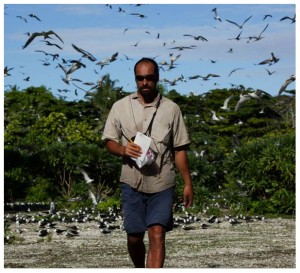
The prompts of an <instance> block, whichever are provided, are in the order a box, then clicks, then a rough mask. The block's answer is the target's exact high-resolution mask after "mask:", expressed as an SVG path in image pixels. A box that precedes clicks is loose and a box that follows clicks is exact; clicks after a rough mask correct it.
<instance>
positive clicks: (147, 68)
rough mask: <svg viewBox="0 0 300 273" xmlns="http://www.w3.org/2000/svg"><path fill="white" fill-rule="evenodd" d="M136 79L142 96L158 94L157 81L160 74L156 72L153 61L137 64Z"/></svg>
mask: <svg viewBox="0 0 300 273" xmlns="http://www.w3.org/2000/svg"><path fill="white" fill-rule="evenodd" d="M135 81H136V85H137V88H138V91H139V92H140V94H141V95H142V96H145V97H149V96H150V97H152V96H154V95H155V96H156V94H157V90H156V83H157V81H158V76H157V75H156V74H155V69H154V66H153V64H152V63H148V62H142V63H140V64H138V65H137V67H136V72H135Z"/></svg>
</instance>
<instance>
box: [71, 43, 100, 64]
mask: <svg viewBox="0 0 300 273" xmlns="http://www.w3.org/2000/svg"><path fill="white" fill-rule="evenodd" d="M72 47H73V48H74V49H75V50H76V51H77V52H79V53H81V54H82V58H88V59H89V60H90V61H92V62H94V61H96V60H97V59H96V58H95V57H94V56H93V55H92V54H91V53H89V52H87V51H85V50H84V49H82V48H79V47H77V46H76V45H74V44H72Z"/></svg>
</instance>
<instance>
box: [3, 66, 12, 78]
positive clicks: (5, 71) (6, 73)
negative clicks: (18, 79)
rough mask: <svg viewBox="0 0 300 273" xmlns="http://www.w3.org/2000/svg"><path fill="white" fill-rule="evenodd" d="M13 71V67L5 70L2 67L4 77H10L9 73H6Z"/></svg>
mask: <svg viewBox="0 0 300 273" xmlns="http://www.w3.org/2000/svg"><path fill="white" fill-rule="evenodd" d="M12 69H14V68H13V67H12V68H7V66H5V67H4V77H6V76H11V74H10V73H8V72H9V71H10V70H12Z"/></svg>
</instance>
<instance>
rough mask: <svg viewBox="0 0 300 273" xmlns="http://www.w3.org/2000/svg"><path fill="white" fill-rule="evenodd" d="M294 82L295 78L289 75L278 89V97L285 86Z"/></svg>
mask: <svg viewBox="0 0 300 273" xmlns="http://www.w3.org/2000/svg"><path fill="white" fill-rule="evenodd" d="M295 80H296V76H295V75H291V76H290V77H289V78H288V79H287V80H286V81H285V82H284V83H283V84H282V86H281V87H280V89H279V91H278V96H280V95H281V93H282V92H283V91H284V90H285V89H286V88H287V86H288V85H289V84H290V83H292V82H293V81H295Z"/></svg>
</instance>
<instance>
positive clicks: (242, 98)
mask: <svg viewBox="0 0 300 273" xmlns="http://www.w3.org/2000/svg"><path fill="white" fill-rule="evenodd" d="M262 92H263V91H262V90H260V89H257V90H256V91H255V92H252V93H248V94H244V95H243V94H240V99H239V101H238V102H237V104H236V106H235V109H234V111H235V112H236V111H237V110H238V109H239V108H240V107H241V106H242V105H243V104H244V103H245V102H246V101H248V100H251V99H259V98H260V97H261V95H262Z"/></svg>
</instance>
